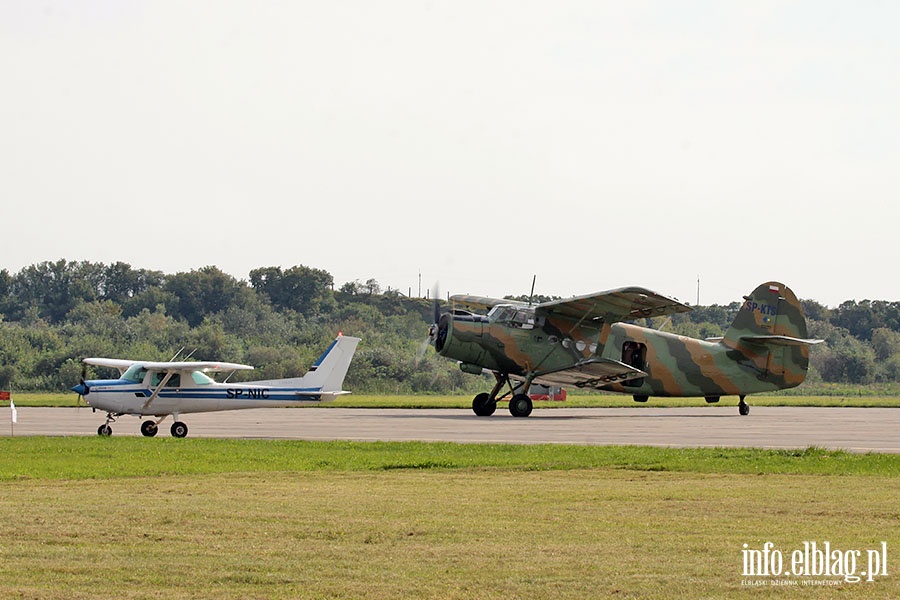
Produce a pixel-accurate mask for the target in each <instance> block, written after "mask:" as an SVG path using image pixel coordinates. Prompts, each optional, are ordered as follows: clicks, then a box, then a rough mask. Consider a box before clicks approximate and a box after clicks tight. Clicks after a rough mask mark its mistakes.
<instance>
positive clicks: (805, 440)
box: [0, 406, 900, 453]
mask: <svg viewBox="0 0 900 600" xmlns="http://www.w3.org/2000/svg"><path fill="white" fill-rule="evenodd" d="M7 418H8V417H7ZM3 420H6V419H3ZM104 420H105V414H104V413H101V412H97V413H93V412H92V411H91V409H89V408H79V409H76V408H26V407H20V408H19V409H18V423H17V424H16V425H15V428H14V429H11V428H10V427H9V421H7V423H6V425H7V426H6V427H3V426H2V425H0V436H8V435H10V434H11V433H12V434H14V435H16V436H22V435H54V436H66V435H96V434H97V433H96V432H97V427H98V426H99V425H101V424H102V423H103V422H104ZM182 420H183V421H184V422H185V423H187V425H188V427H189V430H190V431H189V433H188V436H189V437H216V438H273V439H298V440H360V441H376V440H377V441H409V440H422V441H447V442H470V443H489V442H497V443H523V444H537V443H551V444H589V445H612V444H627V445H648V446H672V447H755V448H806V447H809V446H819V447H823V448H831V449H844V450H849V451H853V452H888V453H900V433H898V432H900V409H896V408H811V407H765V406H754V407H753V408H752V412H751V414H750V415H749V416H746V417H742V416H739V415H738V414H737V408H736V407H734V406H728V407H724V406H723V407H715V406H713V407H698V408H665V407H646V408H556V409H543V410H541V409H536V410H535V411H534V413H532V415H531V416H530V417H528V418H524V419H523V418H513V417H512V416H510V415H509V413H508V412H507V411H506V410H505V407H504V406H501V407H500V408H498V410H497V413H496V414H495V415H494V416H491V417H476V416H475V415H474V414H473V413H472V412H471V411H470V410H455V409H346V408H287V409H256V410H243V411H232V412H219V413H198V414H189V415H183V416H182ZM0 423H2V421H0ZM171 423H172V420H171V418H168V419H166V420H165V421H164V422H163V423H162V424H161V425H160V433H159V435H160V436H168V435H169V426H170V425H171ZM139 426H140V420H139V419H138V418H137V417H131V416H123V417H119V420H118V421H117V422H115V423H112V428H113V435H116V436H120V435H140V431H139ZM4 430H5V431H4Z"/></svg>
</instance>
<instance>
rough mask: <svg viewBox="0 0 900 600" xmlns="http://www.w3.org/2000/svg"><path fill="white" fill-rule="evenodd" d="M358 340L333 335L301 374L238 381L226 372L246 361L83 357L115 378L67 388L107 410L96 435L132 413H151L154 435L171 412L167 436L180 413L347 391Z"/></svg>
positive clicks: (276, 404)
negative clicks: (217, 378) (224, 374)
mask: <svg viewBox="0 0 900 600" xmlns="http://www.w3.org/2000/svg"><path fill="white" fill-rule="evenodd" d="M359 341H360V339H359V338H356V337H350V336H344V335H338V337H337V338H336V339H335V340H334V341H333V342H332V343H331V345H330V346H329V347H328V349H327V350H326V351H325V353H324V354H322V356H320V357H319V359H318V360H317V361H316V362H315V364H314V365H313V366H312V368H311V369H310V370H309V372H308V373H306V375H304V376H303V377H294V378H291V379H270V380H266V381H248V382H242V383H227V381H228V377H230V376H231V373H233V372H234V371H243V370H252V369H253V367H251V366H250V365H241V364H237V363H226V362H151V361H138V360H120V359H115V358H85V359H84V362H85V363H86V364H89V365H96V366H101V367H112V368H115V369H118V370H119V378H118V379H95V380H89V381H84V379H82V380H81V383H79V384H78V385H76V386H75V387H73V388H72V391H73V392H77V393H78V394H79V395H80V396H82V397H84V399H85V401H86V402H87V404H88V405H89V406H91V407H92V408H93V409H94V411H95V412H96V411H97V410H98V409H99V410H104V411H106V423H104V424H103V425H101V426H100V427H99V428H98V429H97V434H98V435H104V436H105V435H112V427H110V426H109V424H110V423H111V422H113V421H115V420H116V419H117V418H118V417H120V416H122V415H135V416H138V417H141V416H152V417H156V420H153V419H148V420H146V421H144V422H143V423H141V433H142V434H144V435H145V436H147V437H153V436H155V435H156V434H157V432H158V431H159V424H160V423H161V422H162V421H163V420H164V419H165V418H166V417H168V416H169V415H172V418H173V419H174V420H175V422H174V423H172V428H171V430H170V431H171V433H172V436H173V437H177V438H183V437H184V436H186V435H187V432H188V428H187V425H185V424H184V423H182V422H181V421H180V420H179V419H180V416H181V415H182V414H186V413H195V412H212V411H218V410H238V409H243V408H281V407H286V406H301V405H305V404H318V403H321V402H328V401H330V400H334V399H335V398H336V397H338V396H340V395H343V394H349V393H350V392H345V391H343V390H341V386H342V385H343V383H344V376H345V375H346V374H347V369H348V368H349V367H350V361H351V360H352V359H353V354H354V352H356V345H357V344H359ZM223 371H227V372H229V375H228V377H226V378H225V382H223V383H219V382H216V381H215V380H214V379H213V378H211V377H210V376H209V375H207V373H218V372H223Z"/></svg>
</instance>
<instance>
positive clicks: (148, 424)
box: [141, 421, 159, 437]
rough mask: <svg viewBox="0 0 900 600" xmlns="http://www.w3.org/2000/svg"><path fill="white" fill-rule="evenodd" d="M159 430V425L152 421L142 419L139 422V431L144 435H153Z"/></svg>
mask: <svg viewBox="0 0 900 600" xmlns="http://www.w3.org/2000/svg"><path fill="white" fill-rule="evenodd" d="M158 432H159V426H157V424H156V423H155V422H154V421H144V422H143V423H141V433H142V434H144V437H153V436H155V435H156V434H157V433H158Z"/></svg>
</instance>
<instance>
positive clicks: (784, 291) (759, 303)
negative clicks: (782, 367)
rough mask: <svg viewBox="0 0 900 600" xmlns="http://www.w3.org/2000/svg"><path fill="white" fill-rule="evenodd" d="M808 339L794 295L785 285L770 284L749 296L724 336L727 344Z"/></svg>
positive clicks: (803, 319) (799, 307)
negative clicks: (781, 339) (778, 339)
mask: <svg viewBox="0 0 900 600" xmlns="http://www.w3.org/2000/svg"><path fill="white" fill-rule="evenodd" d="M777 338H784V339H794V340H797V341H801V340H802V341H807V340H806V318H805V317H804V316H803V308H802V307H801V306H800V301H799V300H798V299H797V296H795V295H794V292H793V291H791V289H790V288H789V287H787V286H786V285H784V284H783V283H778V282H777V281H769V282H768V283H764V284H762V285H760V286H759V287H757V288H756V289H755V290H753V292H752V293H751V294H750V295H749V296H744V304H743V305H742V306H741V310H740V311H739V312H738V314H737V316H736V317H735V319H734V322H733V323H732V324H731V327H729V328H728V331H727V332H726V333H725V343H726V344H728V345H729V346H735V345H737V344H739V343H740V342H741V341H742V340H743V341H745V342H746V341H751V340H757V341H762V340H763V339H777Z"/></svg>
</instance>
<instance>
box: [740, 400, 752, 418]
mask: <svg viewBox="0 0 900 600" xmlns="http://www.w3.org/2000/svg"><path fill="white" fill-rule="evenodd" d="M738 413H739V414H740V415H741V416H742V417H746V416H747V415H749V414H750V405H749V404H747V403H746V402H744V401H743V400H741V403H740V404H738Z"/></svg>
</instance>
